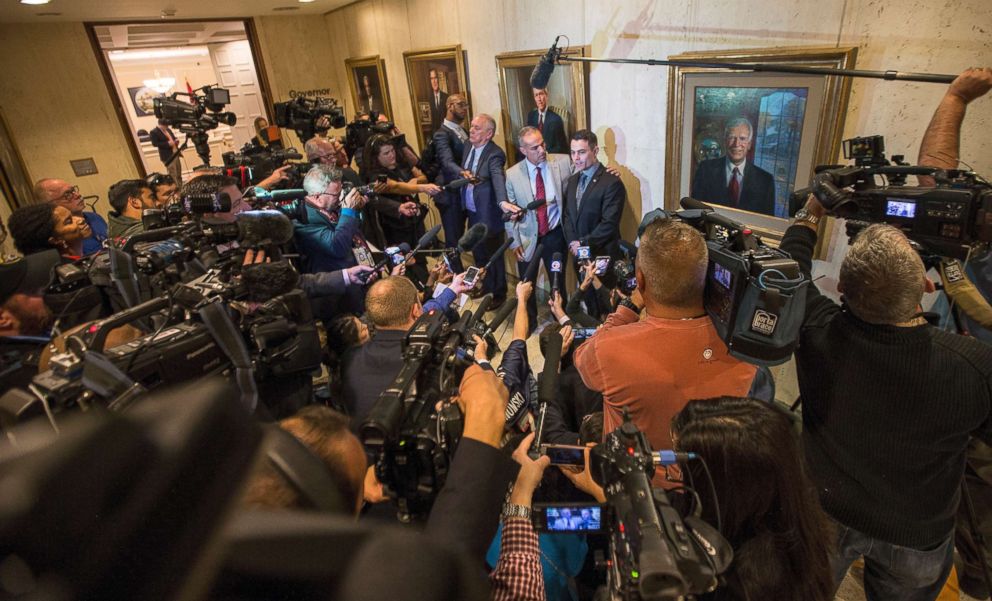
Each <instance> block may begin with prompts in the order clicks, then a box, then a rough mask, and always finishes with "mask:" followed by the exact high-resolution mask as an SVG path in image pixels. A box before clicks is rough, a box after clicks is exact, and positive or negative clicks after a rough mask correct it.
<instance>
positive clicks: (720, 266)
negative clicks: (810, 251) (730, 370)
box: [663, 197, 809, 366]
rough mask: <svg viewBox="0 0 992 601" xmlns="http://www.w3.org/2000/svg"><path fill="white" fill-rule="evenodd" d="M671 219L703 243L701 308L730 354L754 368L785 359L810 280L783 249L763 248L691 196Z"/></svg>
mask: <svg viewBox="0 0 992 601" xmlns="http://www.w3.org/2000/svg"><path fill="white" fill-rule="evenodd" d="M681 206H682V208H683V209H684V210H682V211H679V212H677V213H674V214H673V215H670V216H669V215H667V214H663V216H666V217H673V218H675V219H679V220H681V221H684V222H686V223H688V224H689V225H692V226H693V227H695V228H696V229H698V230H699V231H700V232H702V233H703V236H704V237H705V239H706V248H707V252H708V255H709V260H708V266H707V271H706V288H705V293H704V301H703V306H704V308H705V309H706V313H707V315H709V316H710V318H711V319H712V320H713V326H714V327H715V328H716V331H717V334H718V335H719V336H720V339H721V340H723V341H724V343H725V344H726V345H727V349H728V351H729V352H730V354H731V355H732V356H734V357H736V358H738V359H741V360H743V361H747V362H749V363H754V364H756V365H765V366H771V365H779V364H781V363H784V362H786V361H788V360H789V357H791V355H792V351H793V349H794V348H795V346H796V344H797V341H798V338H799V327H800V325H802V320H803V316H804V314H805V302H806V287H807V285H808V284H809V280H808V279H807V278H806V277H805V276H804V275H803V274H802V272H801V271H800V270H799V264H798V263H797V262H796V261H795V260H793V259H792V257H790V256H789V254H788V253H786V252H785V251H782V250H779V249H777V248H772V247H770V246H767V245H766V244H764V242H762V240H761V238H760V237H758V236H757V235H755V233H754V232H753V231H752V230H751V229H750V228H747V227H745V226H744V225H742V224H740V223H737V222H735V221H733V220H731V219H728V218H727V217H724V216H723V215H720V214H719V213H716V212H715V211H714V210H713V208H712V207H710V206H709V205H707V204H705V203H702V202H700V201H698V200H695V199H693V198H688V197H687V198H683V199H682V201H681Z"/></svg>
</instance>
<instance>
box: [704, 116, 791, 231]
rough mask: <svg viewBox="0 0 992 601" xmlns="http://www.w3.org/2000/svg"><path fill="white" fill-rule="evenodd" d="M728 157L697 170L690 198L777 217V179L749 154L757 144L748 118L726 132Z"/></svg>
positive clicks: (730, 124)
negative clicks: (756, 163)
mask: <svg viewBox="0 0 992 601" xmlns="http://www.w3.org/2000/svg"><path fill="white" fill-rule="evenodd" d="M723 137H724V143H725V144H726V151H727V155H726V156H722V157H718V158H715V159H709V160H707V161H703V162H702V163H700V164H699V165H698V166H697V167H696V174H695V175H694V176H693V178H692V188H691V189H690V192H689V193H690V195H691V196H692V197H693V198H696V199H698V200H703V201H706V202H715V203H717V204H721V205H726V206H728V207H734V208H736V209H743V210H745V211H754V212H755V213H762V214H764V215H775V179H774V178H773V177H772V174H771V173H768V172H767V171H765V170H764V169H762V168H761V167H758V166H757V165H755V164H754V161H748V160H747V153H748V152H749V151H750V150H751V146H752V145H753V144H754V127H752V126H751V122H750V121H748V120H747V119H746V118H744V117H738V118H736V119H731V120H730V121H728V122H727V126H726V127H725V128H724V136H723Z"/></svg>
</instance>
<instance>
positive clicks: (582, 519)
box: [531, 503, 606, 534]
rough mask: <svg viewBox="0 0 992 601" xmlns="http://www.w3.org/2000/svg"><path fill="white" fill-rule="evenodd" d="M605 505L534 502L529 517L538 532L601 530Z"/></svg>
mask: <svg viewBox="0 0 992 601" xmlns="http://www.w3.org/2000/svg"><path fill="white" fill-rule="evenodd" d="M605 507H606V506H605V505H600V504H599V503H534V509H533V511H532V512H531V518H532V519H533V520H534V529H535V530H537V531H538V532H547V533H551V534H554V533H557V532H602V531H603V510H604V508H605Z"/></svg>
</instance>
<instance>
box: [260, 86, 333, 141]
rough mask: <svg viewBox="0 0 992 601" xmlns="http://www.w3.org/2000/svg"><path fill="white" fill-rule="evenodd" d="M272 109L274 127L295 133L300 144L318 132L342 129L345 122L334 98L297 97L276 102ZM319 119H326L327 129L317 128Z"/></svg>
mask: <svg viewBox="0 0 992 601" xmlns="http://www.w3.org/2000/svg"><path fill="white" fill-rule="evenodd" d="M273 108H274V109H275V114H276V119H275V121H276V125H278V126H279V127H283V128H286V129H292V130H293V131H295V132H296V135H297V136H299V138H300V141H301V142H306V141H307V140H309V139H310V138H312V137H314V135H316V134H317V133H318V132H324V131H327V130H328V129H338V128H340V127H344V126H345V123H346V122H347V121H346V119H345V117H344V109H343V108H341V107H340V106H338V101H337V100H336V99H334V98H325V97H322V96H318V97H316V98H306V97H303V96H297V97H296V98H294V99H292V100H287V101H286V102H277V103H275V105H273ZM321 117H327V120H328V122H329V126H328V127H318V126H317V121H318V120H319V119H320V118H321Z"/></svg>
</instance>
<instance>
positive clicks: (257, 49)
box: [243, 17, 275, 123]
mask: <svg viewBox="0 0 992 601" xmlns="http://www.w3.org/2000/svg"><path fill="white" fill-rule="evenodd" d="M243 22H244V25H245V34H246V35H247V36H248V48H249V49H250V50H251V58H252V61H253V62H254V64H255V79H256V81H258V87H259V88H260V90H259V91H260V92H261V93H262V104H263V105H265V116H266V121H268V122H269V123H274V122H275V109H274V108H273V103H274V102H275V99H274V97H273V96H272V86H271V84H270V83H269V74H268V72H267V71H266V70H265V60H264V59H263V58H262V42H261V40H260V39H259V37H258V27H257V26H256V24H255V17H252V18H246V19H244V20H243Z"/></svg>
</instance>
